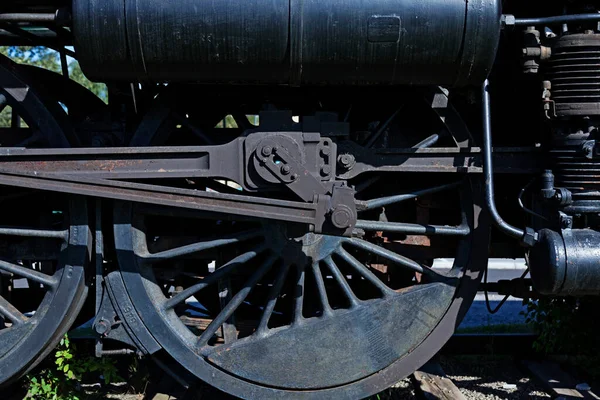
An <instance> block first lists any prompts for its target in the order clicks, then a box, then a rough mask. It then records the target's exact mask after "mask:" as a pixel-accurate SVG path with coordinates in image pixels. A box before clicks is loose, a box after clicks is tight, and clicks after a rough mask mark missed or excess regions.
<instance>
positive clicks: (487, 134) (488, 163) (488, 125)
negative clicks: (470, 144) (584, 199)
mask: <svg viewBox="0 0 600 400" xmlns="http://www.w3.org/2000/svg"><path fill="white" fill-rule="evenodd" d="M481 94H482V101H483V176H484V178H485V204H486V207H487V209H488V211H489V213H490V216H491V217H492V222H494V225H496V227H497V228H498V229H500V230H501V231H502V232H504V233H505V234H507V235H508V236H512V237H514V238H517V239H522V238H523V237H524V236H525V231H523V230H522V229H518V228H515V227H514V226H512V225H510V224H508V223H506V222H505V221H504V220H503V219H502V217H501V216H500V214H499V213H498V210H497V209H496V202H495V200H494V174H493V170H494V165H493V163H492V112H491V105H490V92H489V81H488V80H487V79H486V80H485V82H483V87H482V91H481Z"/></svg>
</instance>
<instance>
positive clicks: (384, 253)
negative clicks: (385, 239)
mask: <svg viewBox="0 0 600 400" xmlns="http://www.w3.org/2000/svg"><path fill="white" fill-rule="evenodd" d="M344 242H345V243H348V244H350V245H352V246H354V247H356V248H359V249H362V250H366V251H368V252H370V253H373V254H375V255H378V256H380V257H383V258H385V259H387V260H389V261H391V262H393V263H394V264H397V265H400V266H402V267H405V268H408V269H410V270H413V271H415V272H418V273H421V274H425V275H427V276H429V277H431V278H432V279H434V280H436V281H439V280H443V281H444V280H448V277H446V276H444V275H441V274H438V273H437V272H435V271H433V270H432V269H431V268H428V267H424V266H422V265H421V264H419V263H417V262H416V261H413V260H411V259H410V258H406V257H404V256H401V255H400V254H396V253H394V252H392V251H390V250H387V249H384V248H382V247H379V246H377V245H375V244H373V243H370V242H367V241H366V240H362V239H357V238H352V239H345V240H344Z"/></svg>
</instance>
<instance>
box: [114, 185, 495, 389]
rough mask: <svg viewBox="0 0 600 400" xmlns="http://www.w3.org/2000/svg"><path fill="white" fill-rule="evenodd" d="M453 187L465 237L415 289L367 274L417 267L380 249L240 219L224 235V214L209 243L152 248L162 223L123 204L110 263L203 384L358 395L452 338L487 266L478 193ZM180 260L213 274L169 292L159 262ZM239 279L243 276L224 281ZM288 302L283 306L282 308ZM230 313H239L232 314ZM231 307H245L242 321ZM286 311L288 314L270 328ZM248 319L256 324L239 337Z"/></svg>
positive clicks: (408, 369) (156, 331) (161, 337)
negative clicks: (383, 263)
mask: <svg viewBox="0 0 600 400" xmlns="http://www.w3.org/2000/svg"><path fill="white" fill-rule="evenodd" d="M458 188H460V190H459V192H460V193H461V201H460V204H461V205H462V215H461V225H462V226H463V227H468V235H467V236H465V237H463V238H462V239H460V240H459V243H458V245H457V248H458V251H457V255H456V258H455V264H454V267H453V268H452V270H451V271H449V272H448V274H447V276H446V277H444V278H440V277H439V276H436V275H435V274H432V273H431V271H429V270H428V269H427V268H425V270H424V272H425V274H426V275H427V276H424V277H423V278H422V281H423V282H427V281H430V283H423V284H418V285H411V286H413V287H412V288H407V287H402V288H398V287H396V286H394V285H393V284H391V283H384V282H383V281H382V280H381V279H380V278H378V277H377V276H376V275H375V274H374V273H373V269H372V268H368V267H367V266H366V265H365V260H366V258H368V256H373V255H376V256H378V257H382V258H384V259H386V260H387V262H390V263H394V264H396V265H401V266H403V267H404V268H408V269H410V268H416V267H415V266H414V265H412V264H411V263H410V262H409V261H408V260H406V259H404V258H402V256H401V255H399V254H395V253H392V252H391V251H389V250H386V249H385V247H384V246H376V245H373V244H372V243H371V242H369V241H366V240H361V239H343V238H334V237H327V236H316V235H310V234H307V235H303V236H300V235H296V234H294V233H293V232H287V231H286V228H284V227H282V225H280V224H270V223H269V224H265V223H262V224H260V223H259V224H254V225H252V224H251V223H246V225H244V224H245V222H238V229H239V230H238V231H237V233H231V232H225V231H223V230H222V228H223V226H224V225H227V224H228V223H229V222H228V218H226V217H222V219H221V220H218V223H216V222H215V221H214V219H213V220H212V221H213V222H212V225H211V223H210V222H206V221H209V220H202V221H200V220H199V221H198V222H197V225H201V226H203V227H204V229H205V230H208V231H211V232H216V235H217V237H216V238H212V237H209V238H206V237H205V238H204V239H203V240H199V241H198V240H196V242H192V243H186V244H182V245H181V246H175V247H173V244H172V243H171V247H169V246H168V245H167V247H162V248H161V246H162V244H161V243H159V244H156V242H155V241H154V239H155V238H164V237H167V236H168V234H164V233H163V234H162V235H161V234H159V233H158V232H159V231H160V229H157V227H161V226H162V227H164V226H166V223H165V222H164V221H165V220H162V222H161V221H160V218H161V217H156V216H153V217H149V215H153V214H161V213H163V212H164V210H158V211H157V210H153V209H152V208H148V207H144V206H132V205H131V204H126V203H118V204H117V206H116V208H115V240H116V248H117V255H118V260H119V264H120V266H121V271H122V275H123V279H124V282H125V286H126V287H127V290H128V293H129V295H130V297H131V298H132V301H133V303H134V305H135V307H136V309H137V311H138V312H139V314H140V316H141V318H142V320H143V321H144V322H145V324H146V326H147V327H148V329H149V330H150V331H151V332H152V334H153V335H154V336H155V338H156V339H157V341H158V342H159V343H160V344H161V345H162V346H163V347H164V348H165V349H166V351H167V352H168V353H169V354H170V355H171V356H173V357H174V358H175V359H176V360H177V361H178V362H180V363H181V364H182V365H183V366H184V367H186V368H187V369H188V370H189V371H191V372H192V373H194V374H195V375H196V376H198V377H200V378H201V379H203V380H205V381H207V382H208V383H210V384H212V385H214V386H216V387H218V388H220V389H222V390H225V391H227V392H229V393H232V394H235V395H238V396H241V397H245V398H262V397H272V396H286V397H290V396H291V397H323V398H330V397H332V396H335V397H336V398H338V397H346V398H357V397H364V396H367V395H369V394H373V393H375V392H377V391H380V390H382V389H384V388H385V387H387V386H389V385H391V384H393V383H395V382H396V381H397V380H398V379H401V378H402V377H404V376H406V375H408V374H410V373H412V372H413V371H414V369H416V368H418V367H419V366H420V365H422V364H423V363H424V362H426V361H427V360H428V359H429V358H430V357H431V356H432V355H433V354H435V353H436V352H437V351H438V350H439V348H441V346H442V345H443V344H444V343H445V342H446V340H447V339H448V338H449V337H450V336H451V334H452V333H453V332H454V329H455V328H456V326H455V325H457V324H458V321H459V320H460V319H461V318H462V315H464V313H465V312H466V310H467V309H468V306H469V305H470V302H471V301H472V298H473V296H474V293H475V291H476V286H477V283H478V282H479V280H480V278H481V271H482V266H484V265H485V262H486V260H487V244H488V243H487V242H488V238H489V229H488V226H487V223H486V221H485V220H484V219H483V218H482V216H481V214H480V206H479V204H480V199H479V188H478V187H473V186H472V183H471V182H470V180H469V179H465V180H464V181H463V182H462V183H461V184H460V185H458ZM454 189H457V186H454ZM177 213H178V212H176V211H172V212H171V211H170V212H167V214H168V215H171V216H173V215H177ZM152 218H158V219H157V220H156V221H154V222H152ZM183 218H188V216H184V217H183ZM171 221H175V220H174V219H172V220H170V222H169V223H171ZM188 222H189V220H188ZM192 225H193V224H192ZM173 229H175V228H173ZM147 230H148V231H147ZM278 231H284V232H283V233H281V232H278ZM219 235H221V236H219ZM261 236H262V237H263V239H261ZM167 242H168V240H167ZM261 243H262V244H261ZM157 246H158V247H157ZM219 246H229V247H223V251H224V252H225V253H229V257H228V259H227V260H216V258H217V257H215V256H214V254H211V255H210V256H203V252H206V251H207V250H210V251H212V250H214V249H215V248H216V247H219ZM246 246H247V247H246ZM188 256H193V257H197V258H199V259H205V260H206V259H210V258H211V257H213V259H215V261H216V263H217V265H218V268H215V269H214V270H213V271H214V272H211V271H210V268H209V270H208V273H207V272H203V273H198V274H199V275H203V276H202V279H201V280H199V281H197V282H195V283H194V282H188V283H189V284H188V285H187V287H185V288H184V287H183V286H182V287H181V288H175V292H170V293H167V292H166V291H165V282H167V281H168V279H167V280H165V279H164V277H163V276H162V274H163V273H164V272H165V270H167V271H168V269H169V268H168V267H162V266H161V263H163V264H164V263H165V262H168V260H172V259H179V260H181V259H185V258H186V257H188ZM253 263H255V264H253ZM370 266H371V267H372V265H370ZM422 267H423V266H422V265H421V268H422ZM171 268H179V267H171ZM183 269H184V270H185V266H184V267H183ZM239 270H246V271H248V274H243V273H241V274H240V275H242V278H243V279H242V278H238V279H233V278H230V279H226V278H228V274H229V273H230V274H232V276H233V274H234V271H239ZM223 271H229V272H223ZM349 271H351V272H349ZM428 271H429V272H428ZM188 272H189V271H188ZM348 277H350V279H347V278H348ZM357 278H358V279H357ZM447 278H449V279H447ZM352 279H354V280H355V281H354V282H351V281H352ZM309 282H310V284H309ZM171 285H174V283H171ZM310 285H312V286H311V287H310V288H309V286H310ZM332 285H333V286H332ZM335 285H337V294H336V295H334V296H333V297H334V301H333V302H332V301H331V298H330V295H331V294H333V293H336V291H335V290H333V289H332V287H334V286H335ZM167 286H168V284H167ZM215 286H216V289H215ZM211 287H212V290H213V293H212V294H213V295H214V294H215V293H216V294H217V295H219V294H221V296H223V294H224V293H226V292H228V291H229V292H230V293H231V295H229V297H226V301H225V302H224V303H223V304H224V306H223V307H222V308H218V307H220V306H221V305H220V302H219V304H217V303H215V302H214V301H213V302H212V303H211V301H210V300H208V299H207V298H201V296H202V293H204V292H208V291H210V290H211V289H210V288H211ZM259 287H262V288H261V289H260V290H259V289H257V288H259ZM253 288H254V290H251V289H253ZM298 288H301V289H302V290H298ZM198 289H200V290H198ZM215 290H216V291H215ZM254 292H260V294H259V295H257V296H254V295H253V293H254ZM375 292H377V293H378V294H374V293H375ZM340 293H341V296H342V297H344V296H345V305H344V304H342V303H344V300H340V295H339V294H340ZM192 295H193V296H195V297H193V300H196V304H199V305H200V306H201V307H204V310H203V312H204V313H205V314H207V315H208V318H205V319H206V320H204V321H202V318H201V317H200V318H199V319H200V322H199V323H196V324H194V321H192V322H190V320H189V318H187V316H185V315H183V318H182V314H184V313H185V310H187V309H188V305H187V304H189V303H186V299H187V300H190V298H191V296H192ZM207 296H208V295H207ZM261 296H262V297H261ZM286 296H287V297H291V300H289V301H285V300H283V298H284V297H286ZM196 297H197V298H196ZM311 298H312V299H311ZM432 298H433V299H434V300H433V301H432V300H431V299H432ZM315 299H316V301H315ZM261 301H262V303H261ZM315 302H316V303H319V304H320V307H319V305H317V306H316V307H315ZM259 303H260V304H261V305H262V308H261V307H259V306H258V305H259ZM184 304H185V306H183V307H182V305H184ZM215 304H217V311H214V308H215ZM227 304H228V305H227ZM232 305H234V306H235V307H237V311H236V312H231V310H230V308H232ZM240 307H242V308H243V307H246V308H247V310H245V311H244V312H240V310H241V308H240ZM252 307H254V308H258V309H260V312H257V311H256V310H255V311H254V312H253V311H251V310H250V308H252ZM278 307H279V308H278ZM192 308H195V309H196V311H197V309H198V307H197V306H192ZM284 309H285V310H288V315H284V316H282V317H281V318H279V321H277V322H274V323H271V322H272V320H271V318H273V319H277V318H278V314H284V313H282V312H281V311H282V310H284ZM307 310H310V311H307ZM240 315H243V316H241V317H240ZM251 315H252V316H254V317H255V318H254V321H253V326H251V327H246V328H244V326H243V325H244V324H245V323H248V321H249V320H252V318H251V317H250V316H251ZM232 317H234V318H236V319H237V320H236V321H234V320H232V319H231V318H232ZM196 319H198V318H196ZM373 321H376V322H373ZM195 322H197V321H195ZM236 324H237V327H238V328H239V329H235V326H236ZM232 325H233V326H234V327H233V331H232ZM373 325H375V328H374V329H373V328H372V327H373ZM244 329H246V330H247V332H242V331H243V330H244ZM218 332H220V337H218V336H219V335H215V334H217V333H218ZM397 332H402V333H403V338H402V339H403V340H393V339H390V338H393V337H394V336H395V335H396V334H397Z"/></svg>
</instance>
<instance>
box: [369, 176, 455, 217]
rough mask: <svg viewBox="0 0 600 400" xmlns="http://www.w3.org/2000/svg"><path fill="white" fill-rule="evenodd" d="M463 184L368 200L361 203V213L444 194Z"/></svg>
mask: <svg viewBox="0 0 600 400" xmlns="http://www.w3.org/2000/svg"><path fill="white" fill-rule="evenodd" d="M461 184H462V182H455V183H450V184H447V185H441V186H436V187H433V188H428V189H423V190H417V191H414V192H412V193H406V194H399V195H396V196H388V197H380V198H378V199H372V200H367V201H364V202H360V203H359V211H366V210H372V209H374V208H380V207H383V206H388V205H390V204H396V203H401V202H403V201H407V200H412V199H416V198H418V197H420V196H425V195H428V194H433V193H438V192H442V191H444V190H450V189H455V188H457V187H459V186H460V185H461Z"/></svg>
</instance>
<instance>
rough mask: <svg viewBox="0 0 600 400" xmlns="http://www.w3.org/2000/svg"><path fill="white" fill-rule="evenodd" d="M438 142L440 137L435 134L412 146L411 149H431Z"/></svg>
mask: <svg viewBox="0 0 600 400" xmlns="http://www.w3.org/2000/svg"><path fill="white" fill-rule="evenodd" d="M438 140H440V135H438V134H437V133H435V134H433V135H431V136H429V137H428V138H426V139H424V140H422V141H421V142H419V143H417V144H416V145H414V146H413V149H426V148H428V147H431V146H433V145H434V144H436V143H437V142H438Z"/></svg>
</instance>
